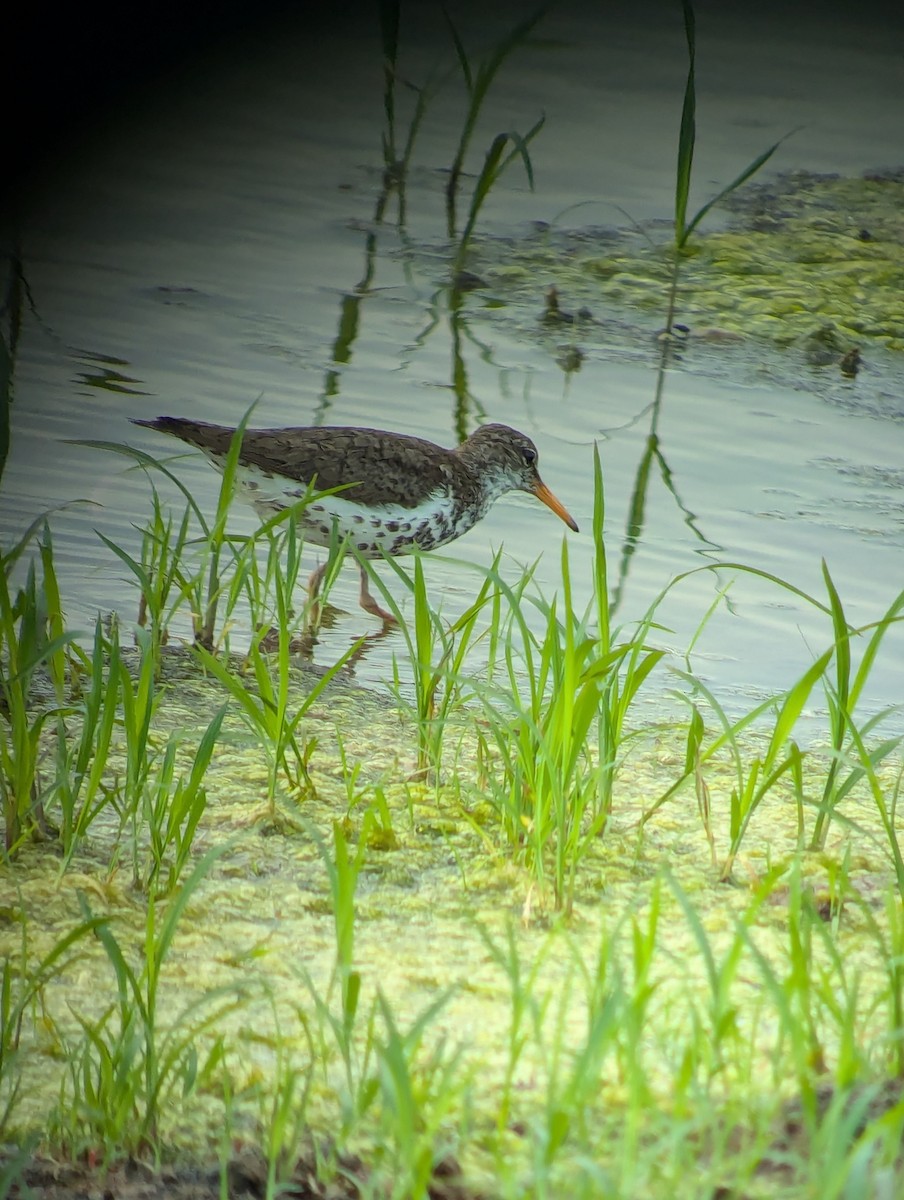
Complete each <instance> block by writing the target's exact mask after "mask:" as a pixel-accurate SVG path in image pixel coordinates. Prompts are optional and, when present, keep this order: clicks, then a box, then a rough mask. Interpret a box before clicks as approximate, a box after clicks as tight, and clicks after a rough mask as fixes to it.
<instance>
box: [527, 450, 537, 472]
mask: <svg viewBox="0 0 904 1200" xmlns="http://www.w3.org/2000/svg"><path fill="white" fill-rule="evenodd" d="M524 461H525V462H526V463H527V465H528V466H529V467H532V466H533V465H534V463H535V462H536V461H537V451H536V449H535V448H534V447H533V446H525V447H524Z"/></svg>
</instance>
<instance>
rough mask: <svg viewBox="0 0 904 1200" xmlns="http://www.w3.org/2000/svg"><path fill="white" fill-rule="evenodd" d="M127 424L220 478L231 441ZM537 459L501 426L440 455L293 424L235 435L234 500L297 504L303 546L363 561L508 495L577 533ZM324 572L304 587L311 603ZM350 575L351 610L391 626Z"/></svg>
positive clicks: (381, 437)
mask: <svg viewBox="0 0 904 1200" xmlns="http://www.w3.org/2000/svg"><path fill="white" fill-rule="evenodd" d="M133 424H135V425H140V426H144V427H145V428H147V429H153V430H156V431H157V432H158V433H167V434H171V435H172V436H173V437H176V438H179V439H180V440H181V441H183V442H186V443H187V444H188V445H190V446H194V447H196V448H197V449H198V450H201V451H203V453H204V454H205V455H206V456H207V458H208V459H209V460H210V461H211V462H212V463H213V464H214V466H216V467H218V468H219V469H221V470H222V469H223V467H224V465H225V462H226V457H227V455H228V453H229V449H230V446H231V444H232V439H233V437H234V436H235V433H236V430H235V428H234V427H232V426H229V425H217V424H213V423H211V422H209V421H193V420H190V419H188V418H185V417H163V416H161V417H155V418H153V419H142V418H133ZM537 460H538V454H537V448H536V446H535V445H534V443H533V442H532V441H531V439H530V438H529V437H527V436H526V435H525V434H523V433H519V432H518V430H517V429H512V428H510V427H509V426H508V425H499V424H489V425H481V426H480V427H479V428H478V429H476V430H475V431H474V432H473V433H472V434H471V435H470V437H467V438H465V440H464V441H463V442H461V443H460V444H459V445H458V446H455V447H453V448H452V449H450V450H447V449H445V448H443V447H442V446H438V445H436V444H435V443H434V442H430V441H427V440H426V439H424V438H420V437H415V436H412V435H410V434H404V433H391V432H388V431H386V430H382V429H365V428H360V427H356V426H341V425H332V426H293V427H289V428H284V429H283V428H279V429H245V430H244V431H243V433H242V444H241V449H240V450H239V453H238V464H237V472H236V476H237V482H238V487H239V491H240V494H241V496H242V498H243V499H244V500H246V501H247V502H249V503H250V504H252V505H253V506H254V508H255V509H256V511H257V513H258V514H259V516H260V517H261V518H262V519H267V518H268V517H270V516H272V515H273V514H275V513H278V512H281V511H283V510H285V509H286V508H287V507H288V506H290V505H292V504H297V503H298V502H299V500H301V499H304V498H307V499H308V503H307V504H306V505H304V506H303V507H301V508H300V515H299V518H298V523H299V526H300V531H301V533H302V535H303V537H304V538H305V540H306V541H308V542H309V543H311V544H313V545H317V546H329V545H330V544H331V542H332V541H333V539H334V538H338V539H339V541H340V542H341V541H343V539H346V538H347V539H348V544H349V545H351V546H353V547H354V548H355V549H356V550H357V551H358V553H359V554H360V555H361V556H362V557H363V558H368V559H370V558H380V557H381V556H382V555H384V554H386V555H390V556H396V555H403V554H410V553H412V552H413V551H414V550H415V549H416V548H419V549H421V550H435V549H436V548H437V547H438V546H444V545H446V543H447V542H451V541H453V540H454V539H455V538H457V537H460V536H461V535H462V534H463V533H466V532H467V531H468V530H469V529H471V528H472V526H474V525H475V524H476V523H477V522H478V521H479V520H481V518H482V517H484V516H485V515H486V513H487V511H488V510H489V508H490V506H491V505H492V504H493V502H494V501H495V500H497V499H498V498H499V497H500V496H503V495H505V493H506V492H511V491H523V492H530V493H532V494H533V495H534V496H536V497H537V499H538V500H541V501H542V502H543V503H544V504H545V505H546V506H547V507H548V508H550V509H551V510H552V511H553V512H554V513H555V514H556V516H558V517H560V518H561V520H562V521H564V522H565V524H566V525H567V526H568V528H569V529H571V530H573V531H574V532H575V533H577V532H578V526H577V523H576V522H575V520H574V518H573V517H572V516H571V515H570V513H569V512H568V510H567V509H566V508H565V507H564V505H563V504H562V503H561V501H559V500H558V499H557V498H556V497H555V496H554V495H553V493H552V492H551V491H550V489H549V488H548V487H547V486H546V484H545V483H544V482H543V480H542V479H541V478H540V473H539V470H538V468H537ZM334 488H338V489H341V490H339V491H335V492H333V491H332V489H334ZM323 492H331V494H329V495H323V494H322V493H323ZM327 565H328V564H327V563H324V564H322V565H321V566H318V567H317V568H316V569H315V570H314V572H313V574H312V575H311V577H310V579H309V581H308V592H309V594H310V596H311V600H312V601H314V600H316V598H317V595H318V592H319V589H320V585H321V583H322V581H323V576H324V573H325V571H326V568H327ZM359 570H360V573H361V592H360V597H359V603H360V605H361V607H362V608H363V609H364V610H365V612H368V613H370V614H372V615H373V616H375V617H379V618H380V619H381V620H382V621H384V622H385V623H387V624H392V623H393V622H394V618H393V616H392V614H391V613H388V612H386V610H385V609H383V608H381V607H380V605H379V604H378V603H377V601H376V600H375V599H374V597H373V596H372V595H371V593H370V587H369V583H368V576H367V571H366V570H365V568H364V567H363V566H360V565H359Z"/></svg>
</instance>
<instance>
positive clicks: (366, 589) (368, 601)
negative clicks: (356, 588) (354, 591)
mask: <svg viewBox="0 0 904 1200" xmlns="http://www.w3.org/2000/svg"><path fill="white" fill-rule="evenodd" d="M358 570H359V571H360V572H361V595H360V597H359V598H358V603H359V604H360V605H361V607H362V608H363V609H364V611H365V612H369V613H371V615H372V616H375V617H379V618H380V620H381V621H382V622H383V623H384V625H395V624H396V619H395V617H394V616H393V615H392V613H389V612H387V611H386V609H385V608H380V606H379V604H377V602H376V600H374V598H373V596H372V595H371V594H370V581H369V580H368V577H367V571H366V570H365V569H364V567H359V568H358Z"/></svg>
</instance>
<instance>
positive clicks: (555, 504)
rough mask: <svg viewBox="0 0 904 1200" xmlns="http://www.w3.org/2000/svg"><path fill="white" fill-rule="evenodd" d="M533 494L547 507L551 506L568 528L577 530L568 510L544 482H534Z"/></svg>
mask: <svg viewBox="0 0 904 1200" xmlns="http://www.w3.org/2000/svg"><path fill="white" fill-rule="evenodd" d="M533 491H534V495H535V496H536V497H537V499H538V500H542V501H543V503H544V504H545V505H546V507H547V508H551V509H552V511H553V512H554V513H555V514H556V516H557V517H560V518H561V519H562V520H563V521H564V522H565V524H566V525H567V526H568V528H569V529H571V530H573V531H574V532H575V533H577V532H578V526H577V521H575V519H574V517H573V516H572V515H571V513H570V512H569V511H568V509H567V508H566V507H565V505H564V504H562V502H561V501H560V500H557V499H556V498H555V496H554V495H553V494H552V492H551V491H550V490H549V488H548V487H547V486H546V484H545V483H540V482H539V480H538V481H537V483H536V484H534V489H533Z"/></svg>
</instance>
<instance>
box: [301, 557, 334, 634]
mask: <svg viewBox="0 0 904 1200" xmlns="http://www.w3.org/2000/svg"><path fill="white" fill-rule="evenodd" d="M329 565H330V562H329V559H327V561H326V562H325V563H321V564H320V566H319V567H315V569H314V570H313V571H312V572H311V577H310V579H308V599H309V602H310V612H309V614H308V620H307V622H306V626H305V627H306V629H307V630H311V629H312V628H314V627H316V626H317V625H319V623H320V611H321V608H322V607H323V606H322V605H321V603H320V601H319V600H318V599H317V597H318V594H319V592H320V585H321V584H322V583H323V577H324V575H325V574H326V569H327V567H328V566H329Z"/></svg>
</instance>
